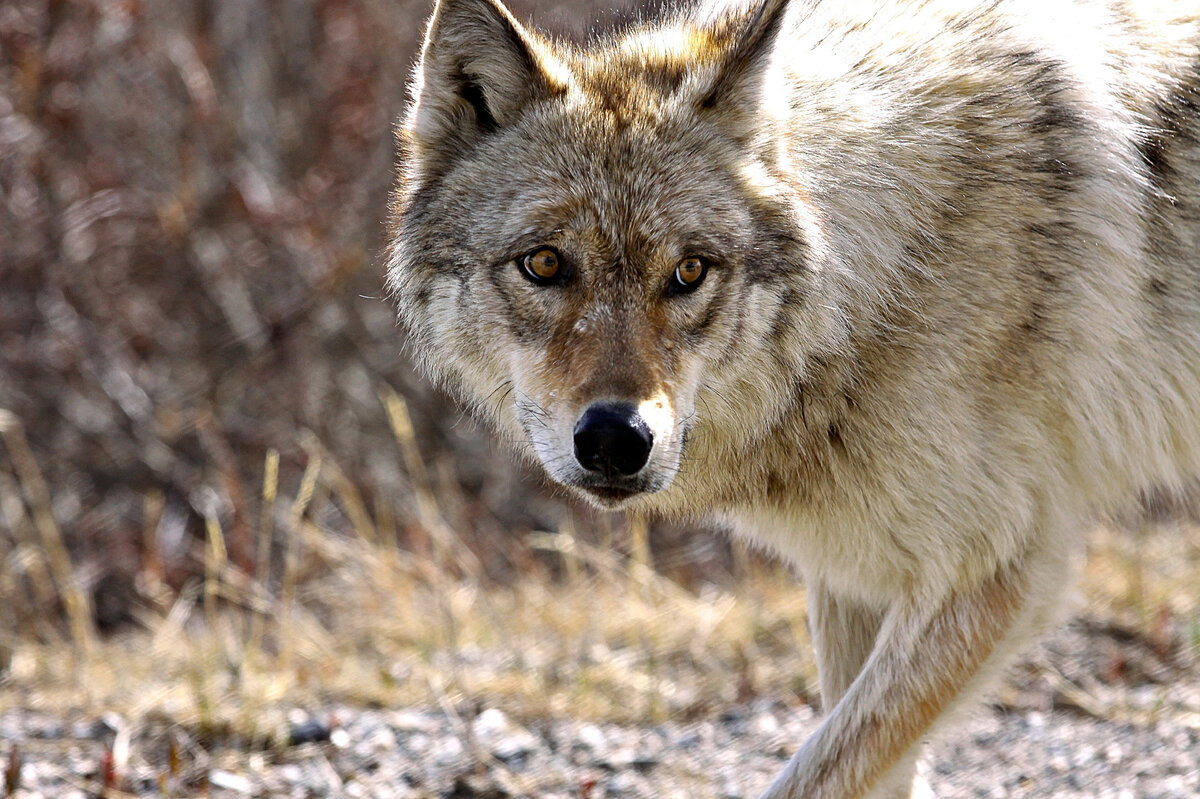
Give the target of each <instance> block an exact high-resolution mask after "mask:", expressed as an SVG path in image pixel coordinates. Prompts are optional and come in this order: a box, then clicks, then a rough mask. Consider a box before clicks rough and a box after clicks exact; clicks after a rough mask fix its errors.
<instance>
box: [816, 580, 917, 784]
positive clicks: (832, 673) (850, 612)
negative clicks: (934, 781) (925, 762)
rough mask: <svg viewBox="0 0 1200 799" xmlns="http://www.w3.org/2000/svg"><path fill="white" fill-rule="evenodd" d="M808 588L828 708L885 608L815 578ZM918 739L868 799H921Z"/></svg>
mask: <svg viewBox="0 0 1200 799" xmlns="http://www.w3.org/2000/svg"><path fill="white" fill-rule="evenodd" d="M806 585H807V587H808V617H809V629H810V631H811V634H812V639H813V648H814V649H815V650H816V653H817V670H818V673H819V676H820V680H821V702H822V704H823V705H824V706H825V709H826V710H828V709H829V708H832V707H833V706H834V705H835V704H837V703H838V702H839V701H840V700H841V698H842V697H843V696H845V694H846V691H848V690H849V689H850V685H851V684H852V683H853V682H854V679H855V678H856V677H857V676H858V674H859V672H861V671H862V668H863V664H864V663H866V661H867V657H868V656H869V655H870V654H871V650H872V649H874V648H875V641H876V640H877V639H878V637H879V630H880V628H881V627H882V626H883V619H884V612H883V611H882V610H877V609H875V608H872V607H869V606H867V605H863V604H862V603H860V602H856V601H855V600H853V599H851V598H850V597H846V596H839V595H837V594H835V593H834V592H833V591H831V590H830V589H829V586H827V585H826V584H825V583H824V582H822V581H819V580H808V581H806ZM920 750H921V745H920V743H919V742H918V743H917V744H915V745H914V746H912V747H911V749H910V750H909V752H908V753H907V754H906V755H904V756H903V757H901V758H900V761H899V762H898V763H897V764H896V765H894V766H893V767H892V768H891V770H890V771H889V772H888V774H887V775H886V776H885V777H883V779H881V780H880V781H879V784H877V785H876V786H874V788H873V789H872V790H871V791H870V794H869V795H870V797H871V799H914V797H915V798H918V799H923V798H924V797H928V796H929V795H930V794H929V791H928V786H926V785H925V784H924V783H923V782H922V783H921V785H919V786H916V787H914V785H913V780H914V778H915V772H916V765H917V758H918V757H919V756H920Z"/></svg>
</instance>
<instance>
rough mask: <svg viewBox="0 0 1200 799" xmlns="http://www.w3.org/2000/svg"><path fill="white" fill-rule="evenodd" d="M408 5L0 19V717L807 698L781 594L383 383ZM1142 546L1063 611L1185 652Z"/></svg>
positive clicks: (577, 706)
mask: <svg viewBox="0 0 1200 799" xmlns="http://www.w3.org/2000/svg"><path fill="white" fill-rule="evenodd" d="M511 5H512V7H513V9H514V11H515V12H516V13H517V15H518V16H519V17H521V18H522V19H531V20H532V21H533V22H534V23H535V24H538V25H541V26H543V27H545V28H548V29H549V30H551V31H553V32H556V33H558V34H561V35H564V36H571V37H575V38H579V37H586V36H587V35H590V34H591V33H592V32H594V31H596V30H604V29H606V28H609V27H612V26H613V25H615V24H619V23H620V21H621V20H622V19H625V18H627V17H629V16H630V15H636V14H637V13H639V12H641V11H643V10H644V7H645V4H643V7H636V6H634V5H632V2H628V3H626V4H625V5H624V6H623V7H619V8H613V7H611V4H604V5H601V4H600V3H599V2H598V1H597V0H568V1H567V2H562V3H559V2H553V0H550V1H549V2H533V0H519V1H518V0H513V2H512V3H511ZM429 10H430V9H429V4H428V3H427V2H425V1H424V0H420V2H413V1H412V0H259V1H258V2H248V0H3V2H0V563H2V564H3V571H2V572H0V713H3V712H4V711H7V710H11V709H15V708H30V707H37V708H42V709H47V710H50V711H53V712H55V713H60V714H70V713H76V714H83V715H84V716H85V717H88V718H91V717H94V716H96V714H102V713H109V714H111V713H116V714H118V716H119V717H120V718H122V719H124V720H125V721H124V722H123V723H125V724H127V725H133V727H134V728H135V729H143V728H145V725H147V724H152V723H158V722H154V721H153V720H155V719H158V720H159V721H160V722H161V720H162V719H164V718H165V719H167V720H168V721H169V722H170V723H171V724H173V725H177V726H178V728H180V729H187V730H190V731H191V733H190V734H195V735H197V736H200V738H198V739H197V740H200V739H202V738H203V737H204V736H217V737H220V736H225V737H226V738H228V736H230V735H240V736H242V739H243V740H258V739H262V738H272V736H275V738H272V739H273V740H274V739H277V737H278V736H279V735H285V736H286V734H287V733H286V730H287V729H289V724H291V722H289V721H288V719H289V718H290V717H289V715H288V713H289V712H290V710H289V709H294V708H295V707H297V706H302V707H306V708H321V707H327V706H328V705H329V704H330V703H334V702H349V703H356V704H358V705H365V704H376V705H380V706H399V705H402V704H403V703H415V704H419V705H423V706H430V705H433V706H441V707H449V708H466V710H463V711H462V712H465V713H471V712H474V711H473V710H471V709H472V708H474V709H478V708H480V707H483V706H484V705H495V706H501V707H504V708H505V709H506V710H507V711H508V712H510V713H513V714H516V715H518V716H524V717H537V716H553V715H563V714H566V713H568V711H569V714H570V715H572V716H574V717H581V718H583V717H593V718H600V719H610V720H633V721H638V722H645V721H648V720H661V719H667V718H674V719H688V718H697V717H701V716H704V715H705V714H707V713H712V712H714V711H716V710H719V709H720V708H724V707H730V706H733V705H736V704H738V703H744V702H747V701H751V700H753V699H754V698H755V697H771V698H772V700H773V701H777V702H780V703H782V705H784V706H787V707H795V706H804V705H807V704H810V703H813V702H815V688H814V686H815V670H814V668H813V665H812V662H811V658H810V656H809V654H808V648H807V641H806V631H805V622H804V618H805V609H804V595H803V590H802V589H801V588H800V587H799V586H797V585H796V584H795V582H794V581H793V580H792V578H791V576H790V575H789V574H787V572H786V570H784V569H782V568H781V567H779V566H778V565H776V564H774V563H771V562H770V561H768V560H766V559H763V558H760V557H758V556H756V555H754V554H753V553H749V552H746V551H744V550H743V549H741V548H740V547H738V546H735V545H733V544H731V543H730V542H729V540H728V539H727V538H726V537H724V536H722V535H719V534H714V532H713V531H712V530H711V529H709V527H708V526H707V525H705V524H703V523H699V522H697V523H695V524H677V525H663V524H652V523H647V522H646V521H645V520H640V519H628V518H624V517H621V516H608V515H595V514H592V513H591V512H590V511H588V510H587V509H585V508H582V507H580V506H577V505H573V504H571V503H570V502H568V501H566V500H564V498H562V497H561V496H556V495H555V494H554V493H553V492H551V491H549V490H547V489H546V488H545V487H544V485H543V483H542V479H541V477H540V476H539V475H537V474H533V473H530V472H528V471H526V470H523V469H522V468H520V467H519V466H517V465H516V464H515V462H514V461H513V460H512V459H511V458H509V457H508V455H507V454H506V453H504V452H502V451H498V449H497V447H496V445H495V443H494V441H493V440H492V438H491V437H490V436H489V435H488V433H487V431H481V430H480V429H478V428H477V427H476V426H475V425H474V424H473V423H472V421H471V420H470V419H468V418H464V417H463V416H462V414H461V413H460V411H459V410H458V409H457V408H456V406H455V405H454V403H453V402H451V401H450V400H449V399H448V398H447V397H445V396H443V395H442V394H440V393H438V392H437V391H436V390H434V389H433V388H431V387H430V386H429V385H428V384H426V383H425V382H424V381H423V380H422V379H421V378H420V377H418V376H416V375H415V374H414V373H413V371H412V369H411V367H410V365H409V363H408V362H407V361H406V359H405V357H404V355H403V347H404V341H403V332H402V331H400V330H399V329H398V328H397V327H396V325H395V321H394V318H395V317H394V312H393V310H392V308H391V307H390V305H389V303H388V301H387V300H386V299H385V298H383V297H382V265H381V260H380V257H379V253H380V250H381V245H382V236H383V230H384V221H383V217H384V210H385V206H386V201H387V194H388V190H389V186H390V184H391V181H392V176H393V147H392V137H391V126H392V124H393V122H394V120H395V119H396V117H397V116H398V114H399V113H400V112H401V110H402V108H403V105H404V103H405V99H406V82H407V80H408V77H409V74H410V70H411V67H412V65H413V61H414V58H415V55H416V48H417V44H418V40H419V36H420V33H421V30H422V26H423V24H424V21H425V19H426V17H427V15H428V13H429ZM1149 540H1150V541H1151V543H1150V544H1147V543H1145V539H1144V540H1143V542H1142V543H1140V544H1131V543H1129V542H1128V540H1127V539H1126V538H1122V537H1120V536H1112V535H1109V534H1108V533H1107V532H1105V531H1102V532H1101V533H1099V534H1098V537H1097V542H1099V543H1097V544H1096V545H1094V546H1093V550H1094V553H1093V558H1092V561H1091V563H1092V566H1090V567H1089V569H1090V571H1089V574H1090V575H1092V576H1091V577H1090V578H1089V580H1086V581H1085V583H1084V589H1083V592H1084V601H1085V603H1087V604H1088V607H1102V608H1103V609H1104V610H1103V611H1102V612H1103V614H1105V618H1112V619H1117V620H1119V621H1120V623H1121V624H1122V625H1124V627H1123V629H1132V630H1136V631H1137V636H1139V638H1138V640H1143V639H1144V640H1146V641H1149V642H1150V643H1149V644H1147V647H1148V649H1147V651H1149V652H1151V654H1153V653H1154V652H1159V651H1161V652H1164V653H1165V652H1177V651H1184V652H1191V653H1192V656H1193V657H1194V653H1195V651H1196V647H1197V642H1198V641H1200V622H1197V613H1196V602H1197V594H1198V593H1200V545H1198V544H1197V541H1200V536H1196V535H1195V531H1194V530H1192V533H1191V534H1190V537H1188V538H1187V539H1186V541H1187V543H1186V545H1185V546H1180V543H1179V542H1180V541H1181V540H1184V539H1181V538H1179V537H1178V535H1168V536H1166V537H1164V538H1161V539H1149ZM1154 541H1158V542H1159V543H1158V544H1154V543H1153V542H1154ZM1139 651H1140V650H1139ZM1121 658H1122V659H1121V661H1120V663H1119V664H1117V665H1114V666H1112V668H1113V669H1115V671H1113V679H1115V680H1119V679H1121V678H1122V676H1123V675H1124V674H1125V673H1126V672H1125V669H1127V668H1133V666H1129V665H1128V664H1129V663H1133V662H1134V661H1135V660H1136V658H1135V659H1134V660H1131V659H1130V657H1129V655H1128V652H1125V651H1124V650H1123V651H1122V653H1121ZM1137 662H1140V661H1137ZM1138 668H1141V667H1140V666H1139V667H1138ZM1147 668H1149V667H1147ZM1143 671H1145V669H1143ZM1139 673H1140V672H1139ZM22 723H23V722H22ZM138 725H142V726H141V727H139V726H138ZM118 726H119V725H118ZM293 726H294V725H293ZM280 730H284V731H285V732H283V733H281V732H280ZM26 737H29V736H28V735H27V736H26ZM18 738H20V736H18ZM171 740H172V741H174V740H176V739H175V738H172V739H171ZM110 743H111V741H110ZM173 746H174V744H172V747H173ZM16 751H17V750H16V749H15V748H14V749H13V750H12V752H14V753H15V752H16ZM109 751H110V754H111V747H110V750H109ZM156 751H157V752H158V754H157V755H156V754H154V752H156ZM170 751H171V752H175V749H174V748H172V749H171V750H170ZM125 757H126V759H127V760H128V759H129V758H131V757H132V758H133V761H137V763H141V764H142V765H141V766H137V763H134V765H129V763H126V764H125V766H126V767H127V768H130V769H134V768H135V767H137V768H143V770H147V769H149V770H150V771H153V770H154V769H160V770H161V769H162V768H168V767H169V768H171V769H175V768H177V765H178V764H177V763H176V760H175V758H176V755H174V754H172V755H170V757H167V755H164V754H162V752H161V751H159V750H154V749H153V747H151V748H150V749H148V750H147V751H146V752H143V753H141V754H139V753H137V752H135V754H134V755H132V756H131V755H130V754H129V752H128V751H126V752H125ZM137 758H142V760H140V761H138V760H137ZM16 761H17V755H16V754H10V763H9V766H10V767H11V765H12V763H13V762H16ZM131 762H132V761H131ZM163 763H167V764H168V765H166V766H164V765H163ZM19 771H20V769H19V763H18V769H17V772H18V774H19ZM147 773H149V772H147ZM155 773H157V772H155ZM0 795H3V794H0ZM697 795H698V794H697Z"/></svg>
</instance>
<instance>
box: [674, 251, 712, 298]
mask: <svg viewBox="0 0 1200 799" xmlns="http://www.w3.org/2000/svg"><path fill="white" fill-rule="evenodd" d="M707 274H708V261H706V260H704V259H703V258H701V257H699V256H696V255H693V256H691V257H690V258H684V259H683V260H682V261H680V262H679V265H678V266H676V267H675V274H674V275H672V276H671V286H670V291H671V293H672V294H686V293H687V292H689V291H695V290H696V289H697V288H699V287H700V284H701V283H703V282H704V278H705V276H706V275H707Z"/></svg>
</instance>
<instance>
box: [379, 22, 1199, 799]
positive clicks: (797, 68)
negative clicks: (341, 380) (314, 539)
mask: <svg viewBox="0 0 1200 799" xmlns="http://www.w3.org/2000/svg"><path fill="white" fill-rule="evenodd" d="M398 148H399V177H398V180H397V183H396V186H395V190H394V193H393V195H392V198H391V204H390V213H389V216H390V223H389V243H388V245H387V251H386V256H385V257H386V261H387V283H388V287H389V289H390V292H391V294H392V295H393V296H394V297H395V300H396V302H397V306H398V309H399V317H400V319H401V321H402V322H403V324H404V326H405V328H406V329H407V331H408V341H409V343H410V346H411V349H412V351H413V353H414V354H415V357H416V360H417V361H418V362H419V364H420V365H421V366H422V367H423V368H424V370H425V371H426V372H427V373H428V374H429V375H431V376H432V377H433V379H435V380H436V381H438V382H439V383H440V384H442V385H443V386H445V387H447V388H448V389H450V390H451V391H452V392H454V393H455V394H456V395H458V396H459V397H461V398H462V400H463V401H464V402H465V403H466V404H467V405H469V406H471V407H473V408H475V409H476V410H477V411H478V412H479V413H480V414H481V415H482V416H483V417H485V418H486V419H488V420H490V422H491V423H492V424H493V425H494V427H495V428H496V429H497V430H498V431H499V433H500V434H501V435H502V436H503V437H504V438H505V439H507V440H508V441H509V442H510V443H511V444H512V446H513V447H514V448H515V450H516V451H517V452H518V453H520V454H521V456H523V457H525V458H528V459H530V460H531V461H533V462H535V463H538V464H540V465H541V467H542V468H543V469H544V471H545V473H546V475H548V477H549V479H550V480H551V481H553V482H554V483H556V484H559V485H561V486H565V487H567V488H568V489H569V490H570V491H572V492H574V493H575V494H578V495H579V496H581V497H583V498H584V499H586V500H588V501H590V502H592V503H594V504H596V505H598V506H600V507H602V508H609V509H625V510H629V511H635V512H639V513H650V514H658V515H664V516H683V517H695V516H701V515H705V514H708V515H714V516H717V517H720V518H723V519H726V520H728V521H729V522H730V523H731V524H732V525H733V527H734V529H736V530H737V531H738V534H740V535H744V536H746V537H747V538H748V539H750V540H751V541H753V542H757V543H758V544H761V545H763V546H765V547H767V548H769V549H772V550H774V551H776V552H777V553H778V554H779V555H780V556H782V557H783V558H785V559H786V560H788V561H790V562H791V563H793V564H795V566H796V568H797V570H798V571H799V572H800V575H801V577H802V578H803V580H804V582H805V583H806V586H807V591H808V602H809V614H810V625H811V629H812V637H813V640H814V644H815V648H816V652H817V660H818V667H819V680H820V687H821V691H822V694H823V699H824V703H825V705H826V707H827V708H828V712H827V714H826V716H825V718H824V720H823V723H822V724H821V725H820V727H819V728H818V729H817V731H816V732H815V733H814V734H813V735H812V736H811V738H810V739H809V740H808V741H807V742H806V743H805V744H804V745H803V747H802V748H801V749H800V750H799V751H798V752H796V754H795V756H794V757H792V758H791V760H790V761H789V763H788V764H787V766H786V767H785V769H784V770H783V772H782V773H781V774H780V775H779V777H778V779H776V780H775V782H774V783H773V784H772V785H771V786H770V787H769V788H767V790H766V792H765V794H763V796H764V798H765V799H766V798H769V799H784V797H790V798H797V799H798V798H799V797H803V798H804V799H849V798H850V797H863V796H873V797H901V796H909V795H910V792H911V791H912V790H913V786H914V772H915V769H914V764H915V762H916V760H917V757H918V755H919V752H920V749H921V745H922V741H923V740H925V739H927V738H928V737H929V736H930V735H931V734H932V733H933V732H934V731H935V729H936V728H937V727H938V726H939V724H943V723H944V721H945V719H946V718H947V717H948V714H950V713H951V711H953V710H954V709H955V708H956V707H959V706H961V705H962V704H963V703H964V702H965V701H966V700H967V699H968V698H969V697H971V696H972V695H973V694H976V693H977V692H978V691H979V690H980V689H982V688H984V687H986V685H987V684H988V681H989V679H991V678H992V677H993V676H994V675H995V674H996V672H997V670H999V669H1000V668H1001V667H1002V666H1003V665H1004V664H1005V662H1006V661H1007V660H1008V658H1009V657H1010V656H1011V655H1012V654H1013V653H1014V652H1015V651H1016V650H1017V649H1018V648H1019V647H1020V646H1021V645H1022V643H1023V642H1026V641H1027V640H1029V639H1030V638H1031V637H1032V636H1033V635H1034V634H1036V633H1037V632H1038V631H1039V630H1041V629H1043V628H1044V627H1045V626H1046V625H1047V624H1048V623H1049V622H1050V621H1051V620H1053V619H1054V618H1055V615H1056V611H1057V609H1058V607H1059V606H1060V604H1061V601H1062V597H1063V593H1064V590H1065V588H1066V586H1068V585H1069V582H1070V576H1071V570H1072V563H1073V562H1074V561H1075V560H1076V557H1075V556H1076V555H1077V554H1078V553H1079V551H1080V549H1081V547H1082V543H1083V540H1084V536H1085V533H1086V532H1087V530H1088V529H1089V526H1090V525H1092V524H1094V523H1095V522H1096V521H1097V520H1101V519H1104V518H1106V517H1110V516H1112V515H1113V514H1116V513H1119V512H1120V511H1121V510H1122V509H1123V508H1125V507H1126V506H1127V505H1128V504H1129V503H1130V501H1131V500H1132V499H1133V498H1136V497H1137V496H1139V493H1140V492H1143V491H1146V490H1149V489H1154V490H1166V491H1170V490H1173V489H1178V488H1180V487H1182V486H1184V485H1186V484H1187V481H1188V480H1189V479H1191V478H1193V477H1195V476H1196V475H1200V5H1198V4H1197V2H1196V0H1155V2H1142V1H1141V0H1138V1H1137V2H1134V0H988V1H987V2H964V1H963V0H851V1H850V2H833V1H832V0H734V2H732V3H726V4H717V3H704V2H702V3H699V4H696V5H690V6H685V7H681V8H675V9H668V10H666V11H664V12H663V13H662V14H661V15H660V18H658V19H655V20H653V21H642V22H639V23H636V24H632V25H630V26H629V27H628V28H626V29H623V30H621V31H619V32H617V33H614V34H609V35H605V36H601V37H598V38H595V40H594V41H591V42H588V43H586V44H577V43H570V42H564V41H560V40H555V39H553V38H551V37H549V36H547V35H545V34H542V33H539V32H536V31H534V30H532V29H529V28H527V27H525V26H523V25H522V24H521V23H520V22H518V20H517V19H516V18H514V16H513V15H512V14H511V13H510V12H509V11H508V10H507V9H506V8H505V7H504V6H503V5H501V3H500V0H438V2H437V4H436V8H435V9H434V12H433V15H432V18H431V21H430V22H429V26H428V29H427V33H426V36H425V40H424V46H423V49H422V52H421V56H420V62H419V67H418V69H417V71H416V73H415V79H414V81H413V84H412V101H411V105H410V107H409V109H408V111H407V113H406V115H405V116H404V117H403V119H402V121H401V123H400V124H399V125H398Z"/></svg>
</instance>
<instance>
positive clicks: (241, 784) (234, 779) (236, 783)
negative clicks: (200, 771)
mask: <svg viewBox="0 0 1200 799" xmlns="http://www.w3.org/2000/svg"><path fill="white" fill-rule="evenodd" d="M208 782H209V784H210V785H212V787H214V788H220V789H222V790H225V791H236V792H237V793H244V794H248V793H250V790H251V787H252V786H251V784H250V780H248V779H246V778H245V777H243V776H241V775H239V774H233V773H230V772H228V771H221V770H219V769H218V770H217V771H213V772H211V773H210V774H209V775H208Z"/></svg>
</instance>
